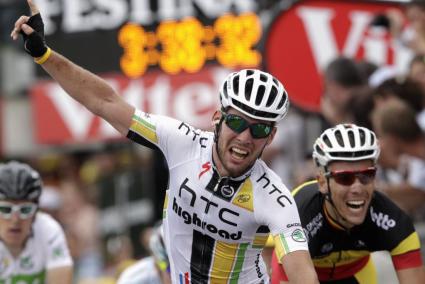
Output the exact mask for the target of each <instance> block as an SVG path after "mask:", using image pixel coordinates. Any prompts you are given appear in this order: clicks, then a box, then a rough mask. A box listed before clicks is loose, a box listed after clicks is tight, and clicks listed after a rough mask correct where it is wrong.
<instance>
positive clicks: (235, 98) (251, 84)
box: [220, 69, 289, 122]
mask: <svg viewBox="0 0 425 284" xmlns="http://www.w3.org/2000/svg"><path fill="white" fill-rule="evenodd" d="M220 102H221V106H222V108H223V109H227V108H228V107H232V108H235V109H236V110H238V111H240V112H242V113H244V114H246V115H247V116H249V117H251V118H254V119H258V120H266V121H273V122H278V121H280V120H281V119H282V118H283V117H284V116H285V115H286V113H287V112H288V108H289V99H288V94H287V92H286V90H285V88H284V87H283V85H282V83H281V82H279V80H277V79H276V78H275V77H274V76H272V75H270V74H269V73H266V72H263V71H260V70H256V69H244V70H240V71H238V72H234V73H231V74H230V75H228V76H227V78H226V80H225V81H224V82H223V85H222V87H221V89H220Z"/></svg>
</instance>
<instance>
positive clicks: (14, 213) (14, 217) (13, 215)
mask: <svg viewBox="0 0 425 284" xmlns="http://www.w3.org/2000/svg"><path fill="white" fill-rule="evenodd" d="M10 220H11V221H12V222H19V220H20V216H19V212H17V211H12V213H11V215H10Z"/></svg>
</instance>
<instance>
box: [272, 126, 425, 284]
mask: <svg viewBox="0 0 425 284" xmlns="http://www.w3.org/2000/svg"><path fill="white" fill-rule="evenodd" d="M379 152H380V149H379V145H378V141H377V139H376V136H375V134H374V133H373V132H372V131H370V130H368V129H367V128H364V127H358V126H356V125H354V124H339V125H337V126H335V127H333V128H329V129H327V130H325V131H324V132H323V133H322V134H321V135H320V137H319V138H318V139H317V140H316V142H315V143H314V146H313V159H314V161H315V162H316V165H317V179H316V180H314V181H310V182H307V183H305V184H303V185H301V186H299V187H298V188H297V189H295V190H294V191H293V194H294V198H295V201H296V203H297V205H298V209H299V212H300V216H301V223H302V226H303V227H304V230H305V232H306V235H307V237H308V245H309V250H310V254H311V256H312V258H313V263H314V266H315V268H316V271H317V274H318V276H319V280H320V282H321V283H328V281H329V283H367V284H374V283H377V275H376V271H375V267H374V264H373V263H372V260H371V258H370V253H371V252H373V251H389V252H390V254H391V257H392V262H393V264H394V268H395V269H396V273H397V277H398V280H399V281H400V283H402V284H407V283H409V284H410V283H425V278H424V269H423V266H422V261H421V256H420V250H419V249H420V244H419V237H418V234H417V233H416V231H415V228H414V227H413V224H412V222H411V220H410V219H409V217H408V216H407V215H406V214H405V213H404V212H403V211H402V210H401V209H399V208H398V207H397V206H396V205H395V204H394V203H393V202H391V201H390V200H389V199H388V198H387V197H385V196H384V195H383V194H382V193H380V192H378V191H375V182H374V181H375V174H376V167H375V163H376V161H377V159H378V156H379ZM285 272H286V270H283V269H281V268H280V267H279V265H278V261H277V259H276V257H273V259H272V283H273V284H277V283H286V282H285V281H287V280H286V276H285Z"/></svg>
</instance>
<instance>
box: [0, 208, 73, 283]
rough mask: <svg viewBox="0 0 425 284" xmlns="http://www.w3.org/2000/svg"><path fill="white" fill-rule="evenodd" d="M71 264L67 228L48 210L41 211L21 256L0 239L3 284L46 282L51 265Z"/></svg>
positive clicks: (0, 277) (0, 275) (1, 280)
mask: <svg viewBox="0 0 425 284" xmlns="http://www.w3.org/2000/svg"><path fill="white" fill-rule="evenodd" d="M71 265H72V259H71V256H70V254H69V250H68V246H67V243H66V240H65V235H64V233H63V230H62V228H61V227H60V225H59V223H58V222H56V221H55V220H54V219H53V218H52V217H51V216H50V215H48V214H45V213H42V212H38V213H37V215H36V217H35V220H34V223H33V226H32V233H31V236H30V237H29V238H28V240H27V241H26V244H25V248H24V250H23V251H22V252H21V254H20V255H19V257H17V258H14V257H13V256H12V255H11V253H10V252H9V250H8V249H7V247H6V245H5V244H4V243H3V242H2V241H1V240H0V284H13V283H19V284H35V283H37V284H42V283H45V277H46V271H47V270H48V269H52V268H56V267H62V266H71Z"/></svg>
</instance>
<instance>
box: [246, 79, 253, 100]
mask: <svg viewBox="0 0 425 284" xmlns="http://www.w3.org/2000/svg"><path fill="white" fill-rule="evenodd" d="M253 84H254V79H248V80H247V81H246V83H245V98H246V99H247V100H248V101H249V99H250V98H251V94H252V86H253Z"/></svg>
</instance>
